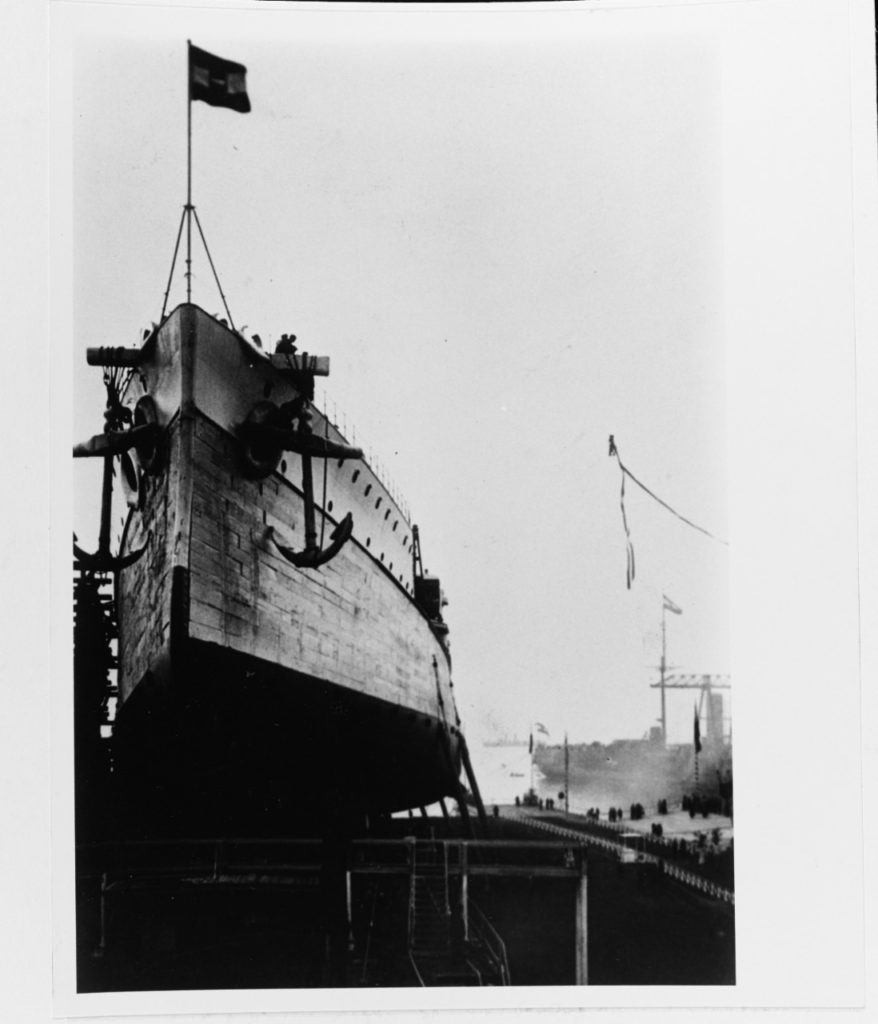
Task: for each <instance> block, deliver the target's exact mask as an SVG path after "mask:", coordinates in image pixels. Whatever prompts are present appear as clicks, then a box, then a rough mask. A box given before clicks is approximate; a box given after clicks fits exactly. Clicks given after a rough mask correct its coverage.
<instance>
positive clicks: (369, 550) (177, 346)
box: [75, 302, 465, 835]
mask: <svg viewBox="0 0 878 1024" xmlns="http://www.w3.org/2000/svg"><path fill="white" fill-rule="evenodd" d="M280 348H281V351H278V352H275V353H271V354H268V353H266V352H264V351H262V350H261V348H260V347H258V346H257V345H255V344H253V343H252V342H250V341H249V340H247V339H245V338H244V337H243V336H242V335H241V334H240V333H238V332H236V331H234V330H232V329H230V328H228V327H227V326H225V324H224V323H223V322H220V321H219V320H218V319H216V318H214V317H211V316H209V315H208V314H207V313H205V312H204V311H203V310H202V309H200V308H199V307H198V306H196V305H193V304H191V303H189V302H187V303H185V304H183V305H180V306H178V307H177V308H176V309H175V310H174V311H173V312H172V313H170V315H168V316H167V318H166V319H164V320H163V322H162V323H161V324H160V325H158V326H157V327H156V328H155V329H154V330H153V331H152V332H151V333H150V334H149V336H148V337H147V338H146V339H145V341H144V342H143V345H142V347H140V348H136V349H134V348H132V349H119V348H102V349H90V350H89V362H90V363H92V364H94V365H99V366H103V367H104V368H105V375H106V374H108V373H109V374H111V375H115V376H116V379H117V380H118V382H119V383H118V387H117V389H116V393H115V396H113V395H110V397H109V398H108V410H107V413H106V423H107V428H106V430H105V432H104V434H102V435H98V436H96V437H94V438H92V439H90V440H89V441H88V442H86V443H85V444H83V445H80V446H78V450H75V454H78V455H103V456H104V457H105V459H106V460H107V463H108V464H111V463H112V462H113V461H114V460H115V459H118V462H117V463H116V464H117V465H118V470H119V473H118V475H119V477H120V479H121V482H122V486H123V489H124V492H125V500H126V503H127V506H128V511H127V519H126V521H125V525H124V530H123V533H122V536H121V548H120V551H119V554H118V556H116V557H115V558H110V559H109V563H110V568H111V570H112V571H114V572H115V609H116V614H117V617H118V695H119V697H118V709H117V712H116V716H115V722H114V727H113V758H114V771H115V776H116V779H117V781H118V783H119V785H120V786H121V792H122V794H123V798H122V811H120V813H122V814H123V815H124V814H125V813H126V809H127V811H128V812H130V817H131V822H133V823H134V825H133V826H131V827H142V828H143V829H144V831H145V832H148V833H149V834H156V833H159V832H161V833H164V832H167V833H172V834H173V833H178V832H185V833H186V834H192V833H194V832H196V831H199V830H201V831H206V832H212V833H217V834H235V835H238V834H240V835H247V834H279V833H284V832H286V831H289V830H290V829H292V828H293V827H294V826H293V824H292V823H293V822H295V821H296V820H303V819H306V820H308V821H309V823H310V824H313V822H314V820H315V818H319V819H322V820H323V821H324V822H325V823H330V824H331V823H332V822H336V823H339V822H350V821H354V820H356V821H362V820H363V819H366V818H368V817H369V816H370V815H382V814H386V813H389V812H392V811H396V810H400V809H405V808H413V807H423V806H426V805H428V804H430V803H432V802H434V801H437V800H439V799H440V798H443V797H446V796H453V797H458V796H460V794H461V785H460V770H461V757H462V754H463V755H464V757H465V749H464V741H463V737H462V734H461V731H460V727H461V722H460V717H459V715H458V712H457V709H456V706H455V701H454V694H453V688H452V679H451V656H450V653H449V645H448V629H447V626H446V624H445V622H444V621H443V615H442V608H443V604H444V598H443V596H442V590H441V587H440V584H439V580H438V579H437V578H435V577H432V576H429V575H427V574H426V573H424V572H423V569H422V565H421V561H420V540H419V537H418V532H417V527H416V526H414V525H413V524H412V523H411V521H410V519H409V517H408V516H407V515H406V514H405V512H404V511H403V509H402V508H401V499H400V500H397V498H396V497H395V496H394V494H392V493H391V490H390V489H389V488H388V486H386V485H385V483H383V482H382V480H381V479H380V478H379V476H378V474H377V473H376V471H375V470H374V469H373V468H372V467H371V466H370V465H369V464H368V462H367V461H366V460H365V459H364V458H363V457H362V452H361V451H360V450H359V449H357V448H355V447H353V446H352V445H350V444H349V443H348V441H347V440H346V438H345V437H344V436H343V435H342V433H341V431H340V430H339V429H338V426H337V425H336V424H334V423H330V422H329V420H328V419H327V417H326V416H325V415H324V414H322V413H321V412H319V411H318V410H317V409H316V408H315V407H314V405H313V394H314V378H315V376H318V375H325V374H327V373H328V359H327V358H318V357H314V356H308V355H306V354H300V353H298V352H297V351H296V347H295V346H294V345H292V344H291V343H288V344H286V345H282V346H280ZM106 477H107V474H106V473H105V494H104V497H105V505H106V504H107V503H108V500H109V499H108V498H107V482H106ZM107 531H108V523H102V528H101V550H100V551H99V552H98V554H97V555H88V554H86V553H85V552H84V551H83V550H81V549H80V548H78V547H77V548H76V549H75V550H76V556H77V566H78V567H79V569H80V570H81V571H85V572H88V571H105V569H106V564H107V559H108V557H109V556H108V553H107V549H108V538H107ZM102 559H103V562H101V560H102ZM99 563H100V564H99ZM102 566H103V568H102ZM327 827H329V825H328V826H327Z"/></svg>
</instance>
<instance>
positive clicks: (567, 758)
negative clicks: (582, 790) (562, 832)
mask: <svg viewBox="0 0 878 1024" xmlns="http://www.w3.org/2000/svg"><path fill="white" fill-rule="evenodd" d="M564 814H565V815H569V814H570V749H569V748H568V746H567V733H566V732H565V733H564Z"/></svg>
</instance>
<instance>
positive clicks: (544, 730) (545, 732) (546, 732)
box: [534, 722, 549, 736]
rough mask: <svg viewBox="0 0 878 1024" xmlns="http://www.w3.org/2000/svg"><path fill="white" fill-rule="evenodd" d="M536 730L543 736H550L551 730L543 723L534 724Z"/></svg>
mask: <svg viewBox="0 0 878 1024" xmlns="http://www.w3.org/2000/svg"><path fill="white" fill-rule="evenodd" d="M534 728H535V729H536V731H537V732H541V733H542V734H543V736H548V735H549V730H548V729H547V728H546V727H545V726H544V725H543V723H542V722H534Z"/></svg>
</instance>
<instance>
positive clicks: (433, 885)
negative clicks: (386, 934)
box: [409, 842, 508, 987]
mask: <svg viewBox="0 0 878 1024" xmlns="http://www.w3.org/2000/svg"><path fill="white" fill-rule="evenodd" d="M444 857H445V847H444V845H443V844H439V843H433V842H422V843H416V844H415V846H414V852H413V859H412V874H411V881H410V890H409V959H410V960H411V963H412V966H413V968H414V970H415V974H416V975H417V978H418V980H419V982H420V984H421V985H423V986H425V987H432V986H451V985H459V986H464V985H503V984H508V980H506V977H505V974H504V969H503V966H502V965H500V964H498V963H497V962H496V958H495V957H493V956H492V955H491V953H490V951H489V950H488V949H487V948H486V947H485V946H484V945H483V944H482V943H481V942H480V941H478V940H473V939H467V938H465V937H464V927H463V921H462V917H461V912H460V908H459V907H456V908H453V907H452V902H451V898H450V893H449V886H448V871H447V865H446V864H445V860H444Z"/></svg>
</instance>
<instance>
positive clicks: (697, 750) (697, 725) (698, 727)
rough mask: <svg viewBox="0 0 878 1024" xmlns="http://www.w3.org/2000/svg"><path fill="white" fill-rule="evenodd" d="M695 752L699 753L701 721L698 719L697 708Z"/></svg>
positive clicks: (696, 712)
mask: <svg viewBox="0 0 878 1024" xmlns="http://www.w3.org/2000/svg"><path fill="white" fill-rule="evenodd" d="M695 753H696V754H700V753H701V723H700V722H699V721H698V708H697V706H696V708H695Z"/></svg>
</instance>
